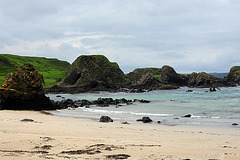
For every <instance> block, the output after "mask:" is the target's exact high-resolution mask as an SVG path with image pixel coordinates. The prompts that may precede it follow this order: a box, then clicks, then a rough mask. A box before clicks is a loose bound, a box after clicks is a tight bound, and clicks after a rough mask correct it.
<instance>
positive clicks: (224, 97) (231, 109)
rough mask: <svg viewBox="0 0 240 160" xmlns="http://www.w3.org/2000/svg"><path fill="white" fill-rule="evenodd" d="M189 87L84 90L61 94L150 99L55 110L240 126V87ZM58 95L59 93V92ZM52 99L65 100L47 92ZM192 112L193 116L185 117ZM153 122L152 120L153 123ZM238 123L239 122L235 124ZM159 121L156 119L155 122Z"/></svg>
mask: <svg viewBox="0 0 240 160" xmlns="http://www.w3.org/2000/svg"><path fill="white" fill-rule="evenodd" d="M188 89H190V88H187V87H182V88H180V89H177V90H159V91H152V92H146V93H122V92H119V93H109V92H99V93H83V94H60V95H61V96H62V97H65V99H67V98H70V99H73V100H81V99H87V100H96V99H98V98H99V97H102V98H109V97H111V98H113V99H117V98H118V99H119V98H126V99H131V100H132V99H145V100H150V101H151V103H148V104H142V103H134V104H133V105H123V106H120V107H116V106H109V107H97V106H91V107H90V108H85V107H81V108H76V109H65V110H58V111H54V112H53V114H54V115H57V116H69V117H76V118H77V117H79V118H90V119H96V120H98V119H99V118H100V117H101V116H102V115H107V116H110V117H111V118H112V119H113V120H115V121H120V122H123V121H128V122H131V121H136V120H137V119H139V118H142V117H143V116H148V117H150V118H151V119H152V120H153V121H154V123H156V122H157V121H161V124H164V125H191V126H215V127H236V128H240V126H239V125H240V87H231V88H221V90H217V92H206V91H208V89H207V88H191V90H193V92H186V91H187V90H188ZM57 95H59V94H57ZM48 96H49V97H50V98H51V99H53V100H62V98H61V97H56V94H48ZM186 114H192V117H191V118H184V117H183V116H184V115H186ZM154 123H153V124H154ZM232 123H238V124H239V125H238V126H232ZM156 124H157V123H156Z"/></svg>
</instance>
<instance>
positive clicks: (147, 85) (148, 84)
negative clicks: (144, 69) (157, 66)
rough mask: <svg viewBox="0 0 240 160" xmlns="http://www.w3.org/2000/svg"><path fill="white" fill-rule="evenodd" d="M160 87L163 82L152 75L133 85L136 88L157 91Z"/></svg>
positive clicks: (147, 75) (146, 75)
mask: <svg viewBox="0 0 240 160" xmlns="http://www.w3.org/2000/svg"><path fill="white" fill-rule="evenodd" d="M160 86H161V82H160V81H159V80H158V79H157V78H155V77H153V75H152V74H150V73H146V74H144V75H143V76H142V77H141V78H140V79H139V80H138V81H137V82H136V83H134V84H133V87H134V88H141V89H152V88H154V89H156V88H159V87H160Z"/></svg>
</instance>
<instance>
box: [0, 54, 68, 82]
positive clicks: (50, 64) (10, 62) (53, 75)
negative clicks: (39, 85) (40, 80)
mask: <svg viewBox="0 0 240 160" xmlns="http://www.w3.org/2000/svg"><path fill="white" fill-rule="evenodd" d="M26 62H28V63H31V64H33V65H34V66H35V67H36V69H37V70H38V71H39V72H40V74H42V75H43V77H44V81H45V84H43V86H52V85H55V84H57V82H56V80H57V79H58V78H62V79H64V78H65V77H66V72H65V70H66V69H67V67H69V66H70V64H69V63H68V62H66V61H60V60H58V59H50V58H44V57H28V56H17V55H11V54H0V85H2V84H3V82H4V80H3V79H4V77H5V76H6V74H8V73H10V72H16V70H17V68H18V66H20V65H23V64H24V63H26Z"/></svg>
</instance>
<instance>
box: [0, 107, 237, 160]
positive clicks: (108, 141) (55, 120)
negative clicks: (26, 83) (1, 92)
mask: <svg viewBox="0 0 240 160" xmlns="http://www.w3.org/2000/svg"><path fill="white" fill-rule="evenodd" d="M26 118H27V119H33V120H34V122H22V121H21V120H22V119H26ZM128 156H130V157H128ZM127 157H128V159H151V160H153V159H191V160H194V159H204V160H205V159H207V160H210V159H211V160H213V159H214V160H216V159H229V160H230V159H234V160H240V129H239V128H210V127H209V128H207V127H186V126H163V125H152V124H140V123H137V122H133V123H132V124H129V125H128V124H121V123H120V122H113V123H101V122H96V121H93V120H86V119H76V118H66V117H56V116H51V115H45V114H42V113H40V112H33V111H0V159H4V160H5V159H6V160H8V159H14V160H15V159H24V160H25V159H117V158H127Z"/></svg>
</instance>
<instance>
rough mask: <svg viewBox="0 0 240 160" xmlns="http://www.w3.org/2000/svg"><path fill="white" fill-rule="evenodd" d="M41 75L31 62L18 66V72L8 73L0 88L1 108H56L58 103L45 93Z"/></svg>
mask: <svg viewBox="0 0 240 160" xmlns="http://www.w3.org/2000/svg"><path fill="white" fill-rule="evenodd" d="M41 77H42V76H41V75H40V73H39V72H38V71H37V70H36V69H35V67H34V66H33V65H32V64H29V63H25V64H24V65H22V66H20V67H18V69H17V72H15V73H9V74H7V75H6V77H5V79H4V84H3V86H2V87H1V88H0V99H1V104H0V109H13V110H52V109H56V107H57V106H56V104H55V103H54V102H53V101H51V100H50V99H49V98H48V97H46V96H45V94H44V91H43V87H42V78H41Z"/></svg>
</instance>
